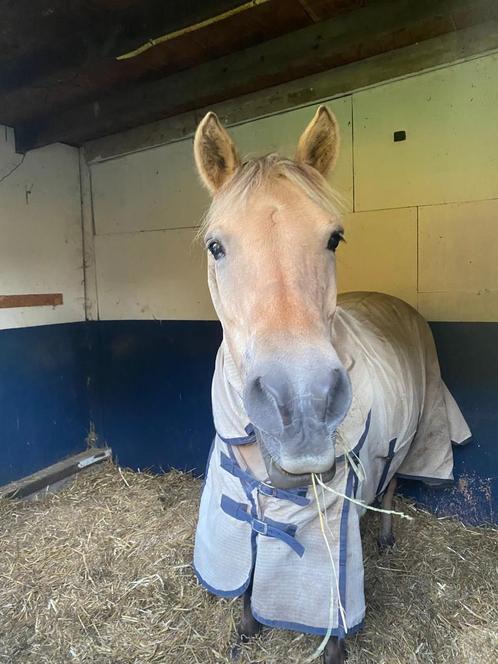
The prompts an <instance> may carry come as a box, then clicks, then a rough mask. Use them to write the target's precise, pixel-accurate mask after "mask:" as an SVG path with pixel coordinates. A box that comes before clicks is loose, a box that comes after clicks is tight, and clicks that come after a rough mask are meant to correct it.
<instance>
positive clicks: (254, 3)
mask: <svg viewBox="0 0 498 664" xmlns="http://www.w3.org/2000/svg"><path fill="white" fill-rule="evenodd" d="M267 2H270V0H251V2H245V3H244V4H243V5H239V6H238V7H234V8H233V9H229V10H228V11H226V12H223V13H222V14H217V15H216V16H211V17H210V18H206V19H204V21H199V23H194V24H193V25H187V26H186V27H185V28H180V30H175V31H174V32H168V33H167V34H166V35H162V37H156V38H155V39H149V41H148V42H146V43H145V44H142V46H139V47H138V48H136V49H135V50H134V51H129V52H128V53H123V55H118V57H117V58H116V60H129V59H130V58H136V57H137V55H141V54H142V53H145V51H148V50H149V49H151V48H154V46H158V45H159V44H164V43H165V42H168V41H171V40H172V39H176V38H177V37H181V36H182V35H186V34H188V33H190V32H195V31H196V30H200V29H201V28H206V27H207V26H208V25H213V23H219V22H220V21H224V20H225V19H227V18H230V17H231V16H235V15H236V14H240V13H241V12H245V11H247V10H248V9H253V8H254V7H258V6H259V5H264V4H265V3H267Z"/></svg>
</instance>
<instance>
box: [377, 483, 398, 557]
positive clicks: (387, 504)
mask: <svg viewBox="0 0 498 664" xmlns="http://www.w3.org/2000/svg"><path fill="white" fill-rule="evenodd" d="M397 485H398V480H397V479H396V478H395V477H393V478H392V480H391V481H390V482H389V484H388V486H387V489H386V490H385V492H384V495H383V496H382V509H383V510H392V508H393V498H394V492H395V491H396V486H397ZM395 542H396V540H395V539H394V535H393V518H392V514H383V515H382V517H381V521H380V532H379V539H378V544H379V549H380V551H381V552H382V553H383V552H384V551H388V550H389V549H390V548H391V547H392V546H394V544H395Z"/></svg>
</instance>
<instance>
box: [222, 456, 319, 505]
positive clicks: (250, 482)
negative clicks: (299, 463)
mask: <svg viewBox="0 0 498 664" xmlns="http://www.w3.org/2000/svg"><path fill="white" fill-rule="evenodd" d="M220 463H221V467H222V468H223V470H226V471H227V473H230V475H233V476H234V477H237V478H238V479H239V480H240V481H241V482H244V483H245V485H246V486H247V488H248V489H249V491H254V489H256V490H257V491H258V493H260V494H262V495H263V496H270V497H272V498H279V499H281V500H290V501H291V502H292V503H294V504H296V505H300V506H301V507H305V506H306V505H309V504H310V502H311V501H310V500H309V498H306V493H307V489H294V490H286V489H277V488H276V487H274V486H271V485H270V484H266V483H265V482H261V481H260V480H257V479H256V478H255V477H254V476H253V475H251V473H249V472H247V471H245V470H242V468H241V467H240V466H239V464H238V463H237V462H236V461H235V459H231V458H230V457H229V456H227V455H226V454H225V453H224V452H220Z"/></svg>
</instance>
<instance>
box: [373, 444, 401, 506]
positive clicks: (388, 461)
mask: <svg viewBox="0 0 498 664" xmlns="http://www.w3.org/2000/svg"><path fill="white" fill-rule="evenodd" d="M397 440H398V439H397V438H393V439H392V440H390V441H389V449H388V452H387V456H386V457H385V459H386V463H385V464H384V468H383V469H382V475H381V476H380V480H379V483H378V485H377V491H376V492H375V495H376V496H378V495H379V494H380V493H382V492H383V491H384V489H385V486H384V484H385V482H386V478H387V475H388V473H389V469H390V468H391V464H392V461H393V459H394V456H395V448H396V442H397Z"/></svg>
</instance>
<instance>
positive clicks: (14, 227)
mask: <svg viewBox="0 0 498 664" xmlns="http://www.w3.org/2000/svg"><path fill="white" fill-rule="evenodd" d="M21 159H22V157H21V155H17V154H15V152H14V143H13V133H12V131H11V130H7V129H6V128H3V127H0V178H2V177H3V176H7V177H5V179H4V180H3V181H2V182H0V294H1V295H23V294H30V293H62V294H63V298H64V304H63V305H61V306H57V307H46V306H45V307H27V308H13V309H0V329H5V328H12V327H24V326H30V325H42V324H46V323H62V322H71V321H78V320H83V319H84V288H83V258H82V237H81V201H80V179H79V161H78V150H77V149H75V148H71V147H68V146H65V145H60V144H57V145H51V146H48V147H45V148H41V149H39V150H34V151H31V152H28V153H27V154H26V156H25V158H24V159H23V161H22V163H21ZM17 164H20V165H19V167H18V168H16V169H15V170H12V169H13V168H14V167H15V166H16V165H17ZM11 170H12V172H11V173H10V175H7V174H8V173H9V172H10V171H11Z"/></svg>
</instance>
